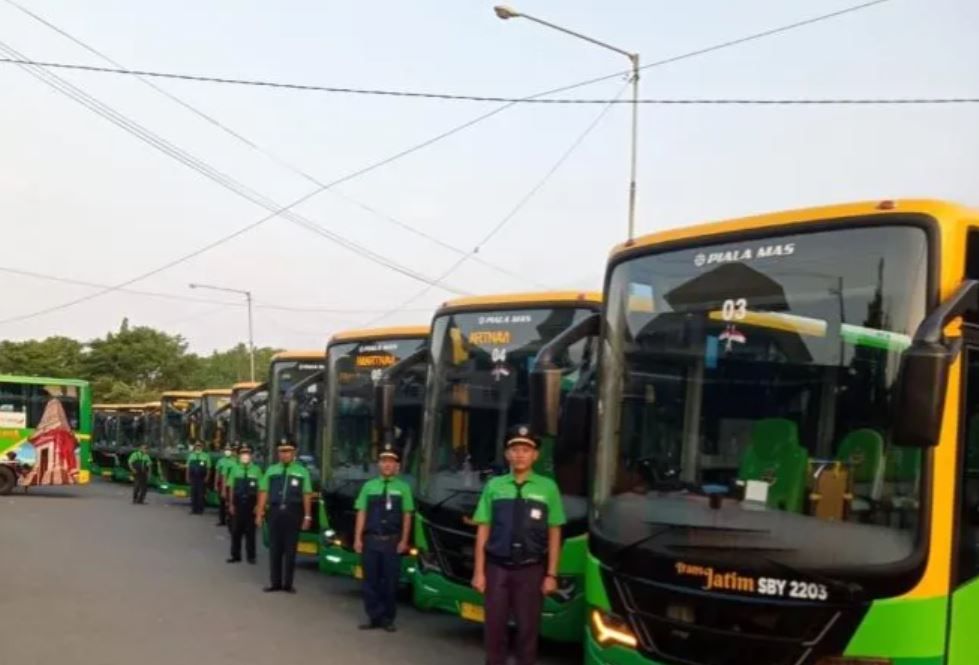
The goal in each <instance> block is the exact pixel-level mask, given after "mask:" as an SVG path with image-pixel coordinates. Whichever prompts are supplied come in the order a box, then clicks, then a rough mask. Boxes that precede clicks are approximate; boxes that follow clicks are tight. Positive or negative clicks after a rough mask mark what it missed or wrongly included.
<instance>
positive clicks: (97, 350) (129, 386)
mask: <svg viewBox="0 0 979 665" xmlns="http://www.w3.org/2000/svg"><path fill="white" fill-rule="evenodd" d="M200 364H201V360H200V358H198V357H197V356H195V355H193V354H188V353H187V342H186V341H185V340H184V338H183V337H181V336H180V335H168V334H166V333H164V332H160V331H159V330H154V329H153V328H149V327H146V326H135V327H132V326H130V325H129V320H128V319H123V321H122V325H121V326H120V327H119V331H118V332H116V333H109V334H107V335H106V336H105V338H104V339H94V340H92V341H90V342H89V343H88V353H87V354H85V356H84V358H83V362H82V376H83V377H85V378H87V379H88V380H89V381H92V383H93V384H94V385H95V386H96V389H95V394H96V398H97V399H99V400H106V399H107V398H108V397H109V396H110V395H121V394H122V393H126V392H127V391H128V394H129V395H130V396H131V397H132V398H136V397H137V396H147V395H155V396H158V395H159V393H161V392H163V391H164V390H173V389H177V388H188V387H192V386H189V385H188V384H187V381H188V380H189V379H191V378H192V377H194V376H195V375H196V373H197V372H199V371H200ZM119 384H121V385H119ZM103 391H104V392H103Z"/></svg>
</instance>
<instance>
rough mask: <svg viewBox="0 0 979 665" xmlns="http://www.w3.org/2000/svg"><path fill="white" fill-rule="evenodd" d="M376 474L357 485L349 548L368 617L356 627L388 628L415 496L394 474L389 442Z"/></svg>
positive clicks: (397, 461) (395, 458) (396, 458)
mask: <svg viewBox="0 0 979 665" xmlns="http://www.w3.org/2000/svg"><path fill="white" fill-rule="evenodd" d="M377 467H378V470H379V471H380V476H378V477H377V478H371V479H370V480H368V481H367V482H366V483H364V486H363V487H361V488H360V494H359V495H358V496H357V501H356V503H354V508H355V509H356V510H357V524H356V526H355V528H354V550H355V551H356V552H357V553H358V554H360V555H361V563H362V565H363V569H364V609H365V610H366V611H367V618H368V622H367V623H364V624H361V625H360V629H361V630H372V629H374V628H383V629H384V630H386V631H388V632H389V633H393V632H394V631H395V630H397V628H395V625H394V615H395V612H396V611H397V593H398V580H399V579H400V577H401V556H400V555H402V554H404V553H405V552H407V551H408V549H409V547H410V543H411V514H412V513H413V512H415V500H414V498H413V497H412V494H411V487H409V486H408V483H406V482H405V481H403V480H401V478H398V476H397V473H398V471H399V470H400V467H401V457H400V454H399V453H398V451H397V450H396V449H395V448H394V446H392V445H391V444H390V443H388V444H385V446H384V449H383V450H382V451H381V454H380V455H378V460H377Z"/></svg>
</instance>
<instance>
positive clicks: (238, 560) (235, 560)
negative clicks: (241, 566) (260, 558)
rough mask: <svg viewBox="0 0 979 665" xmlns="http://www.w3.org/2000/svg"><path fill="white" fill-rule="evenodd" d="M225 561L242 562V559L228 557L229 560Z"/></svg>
mask: <svg viewBox="0 0 979 665" xmlns="http://www.w3.org/2000/svg"><path fill="white" fill-rule="evenodd" d="M225 563H241V559H239V558H237V557H231V558H230V559H228V560H227V561H225Z"/></svg>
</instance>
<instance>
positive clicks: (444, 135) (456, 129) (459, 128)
mask: <svg viewBox="0 0 979 665" xmlns="http://www.w3.org/2000/svg"><path fill="white" fill-rule="evenodd" d="M888 1H889V0H874V1H873V2H866V3H863V4H860V5H855V6H852V7H849V8H845V9H842V10H839V11H835V12H831V13H829V14H823V15H820V16H815V17H812V18H809V19H805V20H803V21H798V22H795V23H791V24H788V25H783V26H780V27H777V28H772V29H769V30H766V31H763V32H758V33H754V34H751V35H747V36H744V37H741V38H739V39H734V40H729V41H726V42H721V43H718V44H714V45H711V46H707V47H704V48H700V49H697V50H695V51H688V52H686V53H681V54H678V55H675V56H671V57H669V58H666V59H663V60H659V61H655V62H651V63H648V64H646V65H645V66H643V67H642V69H649V68H652V67H659V66H664V65H668V64H671V63H674V62H678V61H681V60H685V59H688V58H693V57H697V56H700V55H705V54H708V53H711V52H714V51H719V50H722V49H726V48H730V47H733V46H736V45H738V44H743V43H745V42H749V41H752V40H755V39H761V38H763V37H767V36H770V35H774V34H778V33H781V32H785V31H788V30H791V29H794V28H798V27H802V26H805V25H811V24H813V23H817V22H819V21H824V20H828V19H831V18H835V17H837V16H842V15H844V14H847V13H850V12H854V11H858V10H860V9H864V8H867V7H871V6H874V5H879V4H882V3H884V2H888ZM18 55H19V54H15V55H14V57H15V58H17V57H18ZM20 59H25V58H23V57H20ZM624 75H628V72H616V73H614V74H610V75H607V76H603V77H599V78H593V79H588V80H585V81H579V82H578V83H573V84H570V85H564V86H560V87H557V88H552V89H550V90H544V91H542V92H538V93H534V94H531V95H527V96H526V97H523V98H521V101H524V100H529V99H535V98H540V97H549V96H554V95H558V94H561V93H564V92H569V91H571V90H575V89H577V88H581V87H584V86H589V85H593V84H595V83H599V82H602V81H607V80H610V79H614V78H619V77H621V76H624ZM517 103H518V102H516V101H514V102H507V103H505V104H501V105H500V106H497V107H496V108H493V109H491V110H489V111H487V112H485V113H481V114H480V115H477V116H475V117H473V118H471V119H469V120H467V121H465V122H463V123H461V124H458V125H455V126H453V127H451V128H449V129H447V130H445V131H443V132H440V133H439V134H436V135H435V136H432V137H431V138H429V139H426V140H424V141H422V142H420V143H417V144H415V145H413V146H411V147H409V148H406V149H404V150H401V151H399V152H396V153H394V154H393V155H391V156H390V157H387V158H385V159H382V160H380V161H378V162H375V163H373V164H371V165H369V166H367V167H364V168H362V169H359V170H356V171H353V172H352V173H349V174H348V175H347V176H345V177H343V178H340V179H338V180H335V181H333V182H332V183H328V185H332V186H337V185H340V184H343V183H344V182H347V181H349V180H353V179H355V178H358V177H360V176H362V175H365V174H367V173H370V172H372V171H374V170H376V169H379V168H383V167H384V166H387V165H388V164H390V163H392V162H395V161H398V160H400V159H402V158H404V157H407V156H409V155H411V154H414V153H415V152H418V151H420V150H424V149H425V148H427V147H429V146H431V145H434V144H436V143H438V142H440V141H443V140H445V139H448V138H450V137H452V136H454V135H455V134H458V133H460V132H463V131H465V130H467V129H469V128H470V127H474V126H475V125H478V124H480V123H482V122H484V121H486V120H489V119H490V118H493V117H494V116H496V115H498V114H500V113H502V112H504V111H506V110H508V109H510V108H512V107H513V106H515V105H516V104H517ZM329 188H330V187H318V188H316V189H315V190H313V191H311V192H309V193H308V194H306V195H304V196H302V197H300V198H298V199H296V200H294V201H293V202H292V203H291V204H290V205H289V206H287V207H286V208H285V209H283V210H286V209H289V208H292V207H295V206H298V205H300V204H302V203H304V202H306V201H308V200H309V199H311V198H313V197H315V196H317V195H318V194H320V193H321V192H323V191H325V190H326V189H329ZM273 217H274V215H270V216H268V217H263V218H261V219H259V220H257V221H255V222H252V223H250V224H247V225H245V226H243V227H241V228H239V229H237V230H235V231H233V232H231V233H229V234H227V235H225V236H223V237H221V238H218V239H217V240H215V241H212V242H210V243H208V244H206V245H203V246H201V247H199V248H197V249H195V250H193V251H192V252H189V253H187V254H184V255H182V256H180V257H177V258H176V259H173V260H171V261H169V262H167V263H165V264H163V265H161V266H158V267H157V268H154V269H152V270H149V271H147V272H144V273H142V274H140V275H136V276H135V277H132V278H130V279H127V280H125V281H123V282H120V283H118V284H115V285H113V286H112V287H111V288H108V289H103V290H102V291H100V292H98V293H96V294H92V295H91V296H89V297H86V298H82V299H76V300H74V301H70V302H66V303H62V304H60V305H57V306H54V307H49V308H46V309H44V310H40V311H36V312H33V313H31V314H27V315H22V316H20V317H17V318H16V319H15V320H25V319H29V318H34V317H36V316H41V315H43V314H47V313H50V312H53V311H57V310H61V309H67V308H69V307H72V306H74V305H76V304H79V303H81V302H86V301H88V300H92V299H94V298H98V297H100V296H102V295H105V294H107V293H111V292H112V291H114V290H117V289H120V288H124V287H126V286H129V285H131V284H135V283H136V282H139V281H142V280H144V279H146V278H148V277H151V276H153V275H156V274H159V273H161V272H165V271H166V270H169V269H170V268H172V267H174V266H177V265H180V264H182V263H184V262H186V261H189V260H191V259H193V258H195V257H197V256H200V255H202V254H205V253H207V252H209V251H210V250H212V249H214V248H216V247H219V246H221V245H223V244H225V243H227V242H230V241H231V240H234V239H235V238H237V237H239V236H241V235H244V234H246V233H248V232H249V231H251V230H252V229H254V228H257V227H258V226H260V225H262V224H263V223H265V222H266V221H268V220H269V219H272V218H273ZM8 321H9V319H8V320H7V321H3V320H0V323H5V322H8Z"/></svg>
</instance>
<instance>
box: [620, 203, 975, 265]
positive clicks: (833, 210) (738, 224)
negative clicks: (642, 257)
mask: <svg viewBox="0 0 979 665" xmlns="http://www.w3.org/2000/svg"><path fill="white" fill-rule="evenodd" d="M899 213H905V214H907V213H925V214H930V215H933V216H935V217H936V218H938V219H941V218H943V217H944V218H955V219H957V220H958V221H963V220H965V219H972V220H974V221H979V212H977V211H975V210H971V209H969V208H966V207H964V206H960V205H958V204H956V203H949V202H947V201H938V200H933V199H899V200H893V201H892V200H884V201H860V202H857V203H843V204H837V205H828V206H818V207H814V208H800V209H797V210H786V211H781V212H773V213H767V214H762V215H752V216H749V217H739V218H736V219H727V220H722V221H718V222H708V223H706V224H695V225H693V226H685V227H682V228H676V229H668V230H666V231H657V232H656V233H650V234H648V235H644V236H640V237H639V238H636V239H635V240H633V241H631V242H625V243H622V244H620V245H616V246H615V247H614V248H613V249H612V252H611V254H610V257H609V258H615V257H618V256H620V255H622V254H625V253H628V252H632V251H634V250H637V249H641V248H643V247H650V246H653V245H659V244H662V243H668V242H674V241H681V240H687V239H689V238H700V237H703V236H712V235H720V234H724V233H732V232H736V231H750V230H756V229H765V228H771V227H779V226H791V225H795V224H805V223H806V222H817V221H831V220H843V219H846V218H849V217H866V216H871V215H889V214H899Z"/></svg>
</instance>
